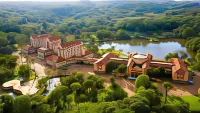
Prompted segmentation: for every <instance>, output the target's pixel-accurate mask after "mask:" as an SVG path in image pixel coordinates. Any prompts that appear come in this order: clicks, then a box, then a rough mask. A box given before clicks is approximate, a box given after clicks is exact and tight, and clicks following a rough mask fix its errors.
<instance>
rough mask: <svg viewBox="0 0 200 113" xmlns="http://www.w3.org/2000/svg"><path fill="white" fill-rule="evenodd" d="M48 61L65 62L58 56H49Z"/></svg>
mask: <svg viewBox="0 0 200 113" xmlns="http://www.w3.org/2000/svg"><path fill="white" fill-rule="evenodd" d="M46 60H49V61H52V62H56V63H57V62H63V61H65V59H64V58H62V57H60V56H57V55H51V56H48V57H46Z"/></svg>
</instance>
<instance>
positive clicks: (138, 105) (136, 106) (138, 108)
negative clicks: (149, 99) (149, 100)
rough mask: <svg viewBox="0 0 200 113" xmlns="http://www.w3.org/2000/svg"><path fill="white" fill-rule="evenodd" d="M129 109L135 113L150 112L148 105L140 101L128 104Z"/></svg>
mask: <svg viewBox="0 0 200 113" xmlns="http://www.w3.org/2000/svg"><path fill="white" fill-rule="evenodd" d="M130 108H131V110H133V111H135V113H150V110H151V109H150V107H149V106H148V105H146V104H144V103H142V102H134V103H132V104H131V105H130Z"/></svg>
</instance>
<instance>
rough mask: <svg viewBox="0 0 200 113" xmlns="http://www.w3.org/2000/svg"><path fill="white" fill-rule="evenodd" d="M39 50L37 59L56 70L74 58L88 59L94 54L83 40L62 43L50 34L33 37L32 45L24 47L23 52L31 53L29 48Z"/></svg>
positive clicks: (31, 38) (58, 38)
mask: <svg viewBox="0 0 200 113" xmlns="http://www.w3.org/2000/svg"><path fill="white" fill-rule="evenodd" d="M30 47H31V48H33V49H35V51H36V50H37V57H38V58H40V59H43V60H46V62H47V64H48V65H50V66H53V67H56V68H59V67H62V66H64V65H66V64H68V63H72V62H77V60H76V61H72V60H71V59H72V58H88V57H93V54H92V53H91V52H89V51H87V50H85V48H84V47H83V42H82V41H81V40H75V41H71V42H64V43H62V41H61V38H60V37H58V36H51V35H49V34H41V35H31V36H30V45H27V46H25V47H24V49H23V52H24V53H29V51H30V50H29V51H28V49H27V48H30Z"/></svg>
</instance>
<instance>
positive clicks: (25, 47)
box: [23, 45, 34, 51]
mask: <svg viewBox="0 0 200 113" xmlns="http://www.w3.org/2000/svg"><path fill="white" fill-rule="evenodd" d="M30 49H34V48H33V47H31V46H30V45H26V46H24V47H23V50H26V51H28V50H30Z"/></svg>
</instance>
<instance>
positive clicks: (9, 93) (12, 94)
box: [0, 88, 18, 98]
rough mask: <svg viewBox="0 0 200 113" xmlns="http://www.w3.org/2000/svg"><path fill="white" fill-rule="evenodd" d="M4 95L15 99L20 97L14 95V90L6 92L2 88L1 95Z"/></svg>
mask: <svg viewBox="0 0 200 113" xmlns="http://www.w3.org/2000/svg"><path fill="white" fill-rule="evenodd" d="M4 94H7V95H10V96H12V97H13V98H16V97H17V96H18V95H17V94H15V93H13V90H7V91H5V90H3V89H1V88H0V95H4Z"/></svg>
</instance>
